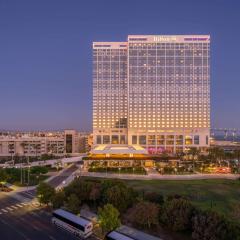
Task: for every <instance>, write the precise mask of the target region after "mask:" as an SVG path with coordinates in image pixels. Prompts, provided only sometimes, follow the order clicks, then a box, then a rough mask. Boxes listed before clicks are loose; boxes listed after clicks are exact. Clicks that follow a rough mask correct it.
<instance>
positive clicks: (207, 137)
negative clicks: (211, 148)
mask: <svg viewBox="0 0 240 240" xmlns="http://www.w3.org/2000/svg"><path fill="white" fill-rule="evenodd" d="M206 145H208V136H206Z"/></svg>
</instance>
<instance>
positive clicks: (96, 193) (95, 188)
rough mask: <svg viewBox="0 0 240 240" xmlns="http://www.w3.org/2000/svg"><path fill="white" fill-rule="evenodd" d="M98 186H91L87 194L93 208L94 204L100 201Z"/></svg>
mask: <svg viewBox="0 0 240 240" xmlns="http://www.w3.org/2000/svg"><path fill="white" fill-rule="evenodd" d="M100 194H101V192H100V186H98V185H97V184H94V185H93V186H92V189H91V192H90V194H89V200H90V201H93V203H94V206H95V204H96V202H97V201H98V200H99V199H100Z"/></svg>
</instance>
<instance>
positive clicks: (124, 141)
mask: <svg viewBox="0 0 240 240" xmlns="http://www.w3.org/2000/svg"><path fill="white" fill-rule="evenodd" d="M120 144H126V137H125V135H121V136H120Z"/></svg>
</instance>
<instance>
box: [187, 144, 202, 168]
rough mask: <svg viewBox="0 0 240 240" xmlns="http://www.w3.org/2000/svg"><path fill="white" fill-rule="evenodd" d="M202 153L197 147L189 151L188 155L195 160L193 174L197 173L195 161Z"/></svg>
mask: <svg viewBox="0 0 240 240" xmlns="http://www.w3.org/2000/svg"><path fill="white" fill-rule="evenodd" d="M200 152H201V151H200V150H199V149H198V148H196V147H191V148H190V149H189V151H188V154H189V155H190V156H191V158H192V160H193V172H194V171H195V160H196V159H198V157H199V154H200Z"/></svg>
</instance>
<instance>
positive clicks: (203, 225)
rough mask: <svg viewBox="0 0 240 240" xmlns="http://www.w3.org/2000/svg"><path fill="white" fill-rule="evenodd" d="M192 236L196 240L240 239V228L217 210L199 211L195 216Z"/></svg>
mask: <svg viewBox="0 0 240 240" xmlns="http://www.w3.org/2000/svg"><path fill="white" fill-rule="evenodd" d="M192 238H193V239H194V240H202V239H206V240H207V239H211V240H228V239H239V229H238V228H237V227H235V226H234V225H232V224H230V223H229V222H227V221H226V219H225V218H224V217H222V216H220V215H218V214H217V213H216V212H212V211H207V212H199V213H198V214H196V216H195V217H193V232H192Z"/></svg>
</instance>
